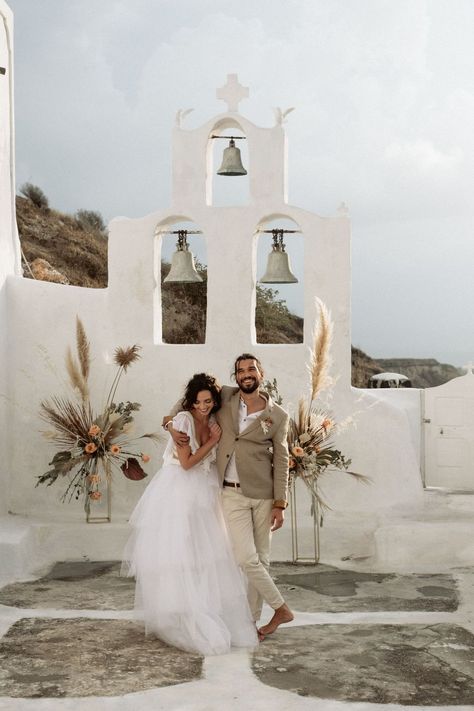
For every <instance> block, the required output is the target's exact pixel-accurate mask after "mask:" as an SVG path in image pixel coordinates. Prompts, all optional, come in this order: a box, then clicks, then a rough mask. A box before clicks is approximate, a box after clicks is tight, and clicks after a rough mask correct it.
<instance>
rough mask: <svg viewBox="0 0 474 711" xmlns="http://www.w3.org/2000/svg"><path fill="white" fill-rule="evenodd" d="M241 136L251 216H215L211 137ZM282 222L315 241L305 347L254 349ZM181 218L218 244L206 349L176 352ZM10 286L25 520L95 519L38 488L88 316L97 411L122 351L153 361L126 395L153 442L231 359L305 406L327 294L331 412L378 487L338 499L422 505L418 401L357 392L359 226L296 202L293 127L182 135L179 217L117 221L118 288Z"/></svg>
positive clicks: (17, 482) (138, 370) (118, 493)
mask: <svg viewBox="0 0 474 711" xmlns="http://www.w3.org/2000/svg"><path fill="white" fill-rule="evenodd" d="M233 126H234V127H239V128H241V129H242V131H243V132H244V133H245V134H246V136H247V139H248V144H249V173H250V175H251V176H253V177H252V178H251V180H250V201H249V205H248V206H243V207H233V208H231V207H218V208H217V207H213V206H212V196H211V194H210V187H209V186H210V184H211V181H210V180H209V175H208V170H209V162H210V161H209V155H210V150H211V149H210V141H209V136H210V134H211V133H212V132H213V131H218V130H220V129H222V128H232V127H233ZM276 217H285V218H290V219H292V220H294V221H295V222H296V223H297V224H298V225H299V227H300V228H301V230H302V232H303V237H304V250H305V259H304V264H305V273H304V286H305V302H304V317H305V343H304V344H299V345H258V344H256V343H255V326H254V309H255V282H256V240H257V236H256V234H255V230H256V229H257V227H259V226H263V225H265V223H267V222H269V221H270V220H274V219H275V218H276ZM182 220H192V221H194V222H195V223H196V225H197V226H198V227H199V228H200V229H201V230H202V232H203V235H204V238H205V240H206V248H207V257H208V313H207V335H206V343H205V344H202V345H188V346H182V345H170V344H164V343H162V340H161V292H160V288H159V265H160V249H161V237H159V236H155V232H156V230H157V228H159V229H164V228H165V227H166V226H171V225H173V223H176V222H179V221H182ZM8 287H9V288H8V297H9V298H8V317H9V324H10V328H9V336H10V343H11V347H10V348H9V351H8V360H7V372H8V382H9V387H10V389H11V391H12V392H13V393H14V406H13V407H10V406H9V407H8V423H9V437H8V442H9V448H8V471H9V473H10V483H9V489H8V490H9V508H10V510H12V511H13V512H15V513H19V514H25V515H32V516H36V517H40V518H47V519H48V520H51V521H56V520H57V521H60V520H74V519H75V518H76V519H78V520H79V519H81V518H82V516H83V514H82V511H81V508H80V505H79V504H71V505H69V506H64V505H61V504H59V503H58V495H59V488H58V487H52V488H38V489H35V488H34V483H35V477H36V476H37V475H38V474H40V473H42V472H43V471H45V470H46V467H47V463H48V461H49V459H50V458H51V455H52V452H53V450H52V448H51V446H50V445H49V444H48V442H47V441H45V440H44V439H43V438H42V437H41V436H40V434H39V430H40V429H41V428H42V427H43V426H42V424H41V422H40V421H39V419H38V406H39V402H40V400H41V399H42V398H44V397H47V396H49V395H51V394H58V393H59V394H60V393H63V392H64V391H65V384H64V352H65V349H66V347H67V346H68V345H70V344H73V342H74V328H75V317H76V314H77V315H79V316H80V317H81V319H82V320H83V321H84V324H85V326H86V329H87V332H88V335H89V337H90V340H91V342H92V348H93V355H94V362H93V371H94V383H95V388H94V391H95V392H96V394H97V398H96V402H97V404H98V405H100V404H101V402H102V401H103V397H104V395H105V393H106V388H107V383H110V381H111V378H112V374H113V372H114V368H113V366H112V365H111V363H110V360H111V354H112V351H113V348H114V347H115V346H117V345H122V346H126V345H131V344H133V343H138V344H140V345H141V346H142V348H143V351H142V358H141V360H140V361H139V362H138V363H137V364H135V365H134V366H133V367H132V368H131V369H130V371H129V374H127V376H126V378H125V379H124V381H123V385H122V388H121V392H120V396H121V399H133V400H138V401H140V402H141V403H142V411H141V412H140V413H139V415H138V417H137V429H138V430H142V431H150V430H152V429H156V428H158V427H159V425H160V422H161V418H162V416H163V415H164V414H166V413H167V411H168V409H169V407H170V405H171V404H172V403H173V402H174V401H175V400H176V399H177V396H179V394H180V393H181V392H182V390H183V386H184V384H185V383H186V381H187V380H188V378H189V377H190V376H191V375H192V374H193V373H194V372H197V371H202V370H207V371H211V372H213V373H214V374H215V375H217V376H218V377H219V378H220V380H221V381H222V382H223V383H228V382H229V381H230V378H229V374H230V370H231V367H232V363H233V359H234V357H235V356H236V355H237V354H239V353H241V352H244V351H251V352H254V353H255V354H256V355H257V356H258V357H259V358H261V360H262V362H263V364H264V366H265V369H266V375H267V376H268V377H269V378H273V377H276V378H277V380H278V384H279V387H280V391H281V393H282V395H283V397H284V404H285V405H286V406H289V407H291V405H292V404H296V403H297V400H298V398H299V396H300V395H301V394H302V393H305V392H306V391H307V388H308V376H307V370H306V362H307V357H308V347H309V345H310V344H311V342H312V330H313V325H314V320H315V315H316V307H315V304H314V297H315V296H318V297H319V298H321V299H322V300H323V301H324V302H325V303H326V304H327V306H328V307H329V308H330V309H331V311H332V315H333V319H334V324H335V337H334V345H333V361H334V366H333V370H334V373H335V374H336V375H337V376H338V380H337V384H336V387H335V390H334V397H333V401H332V403H331V406H332V407H333V409H334V412H335V414H336V416H337V417H338V418H339V419H342V418H344V417H346V416H348V415H350V414H352V413H354V411H359V414H357V415H356V425H357V428H356V429H354V428H353V427H349V428H347V430H346V431H345V433H344V435H343V436H342V438H341V441H340V444H341V446H343V447H344V451H345V452H346V453H347V454H348V455H351V456H352V457H353V460H354V468H355V469H357V470H359V471H362V472H363V473H365V474H367V475H369V476H371V477H372V479H373V483H372V485H371V486H370V487H361V486H360V485H356V484H352V483H348V482H347V481H346V480H345V479H343V478H342V477H340V476H338V475H337V476H332V477H331V478H328V480H327V495H328V498H330V499H331V500H332V501H333V502H334V505H335V507H336V508H339V509H340V510H341V511H342V512H344V511H352V512H357V511H361V512H373V511H377V512H383V511H384V510H387V509H390V508H392V507H394V506H404V505H412V504H414V503H416V502H417V501H419V499H420V496H421V483H420V476H419V443H418V441H417V435H416V431H415V426H414V423H415V421H416V418H417V417H418V416H419V412H418V410H417V408H418V404H417V393H416V391H413V393H411V394H410V395H406V394H405V393H404V396H403V397H404V398H405V400H404V401H403V402H402V400H401V399H400V398H398V399H397V396H395V398H391V394H390V395H383V396H381V397H379V394H378V393H377V395H373V394H370V393H368V392H365V394H364V392H363V391H355V390H353V389H352V388H351V386H350V376H351V372H350V371H351V354H350V317H351V314H350V223H349V219H348V217H347V215H346V214H344V213H343V212H342V213H341V214H337V215H335V216H332V217H326V218H322V217H319V216H317V215H314V214H311V213H309V212H307V211H304V210H301V209H299V208H295V207H292V206H289V205H287V204H286V143H285V136H284V131H283V129H282V127H281V126H276V127H274V128H272V129H262V128H259V127H256V126H254V125H253V124H251V123H250V122H249V121H247V120H246V119H244V118H243V117H241V116H240V115H239V114H236V113H230V114H223V115H221V116H218V117H217V118H215V119H212V120H211V121H210V122H208V123H207V124H205V125H204V126H202V127H200V128H198V129H195V130H192V131H187V130H184V129H181V128H176V129H175V131H174V135H173V197H172V205H171V208H170V209H168V210H165V211H159V212H156V213H154V214H152V215H149V216H147V217H144V218H142V219H134V220H129V219H125V218H119V219H116V220H113V221H112V223H111V225H110V242H109V287H108V288H107V289H106V290H91V289H79V288H76V287H69V286H62V285H57V284H46V283H39V282H32V281H30V280H25V279H22V278H19V277H14V276H10V277H9V279H8ZM361 392H362V395H361ZM397 395H398V394H397ZM361 397H362V401H361V400H360V398H361ZM374 402H378V404H377V405H373V403H374ZM150 449H151V448H150ZM161 449H162V448H161ZM161 449H159V450H157V451H156V452H155V454H154V457H153V459H152V462H151V463H150V465H148V470H149V471H150V472H152V471H154V469H156V468H157V467H158V466H159V460H160V456H159V455H160V452H161ZM145 485H146V482H145V483H132V482H128V481H126V480H125V479H124V478H120V477H116V478H115V480H114V504H113V510H114V518H115V520H124V519H125V518H126V517H127V515H128V513H129V512H130V510H131V509H132V507H133V505H134V503H135V502H136V500H137V499H138V497H139V495H140V493H141V491H142V490H143V487H144V486H145Z"/></svg>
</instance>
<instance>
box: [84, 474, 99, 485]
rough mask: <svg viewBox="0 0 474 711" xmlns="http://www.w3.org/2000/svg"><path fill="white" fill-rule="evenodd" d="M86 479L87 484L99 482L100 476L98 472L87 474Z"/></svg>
mask: <svg viewBox="0 0 474 711" xmlns="http://www.w3.org/2000/svg"><path fill="white" fill-rule="evenodd" d="M87 480H88V481H89V484H99V483H100V476H99V475H98V474H89V476H88V477H87Z"/></svg>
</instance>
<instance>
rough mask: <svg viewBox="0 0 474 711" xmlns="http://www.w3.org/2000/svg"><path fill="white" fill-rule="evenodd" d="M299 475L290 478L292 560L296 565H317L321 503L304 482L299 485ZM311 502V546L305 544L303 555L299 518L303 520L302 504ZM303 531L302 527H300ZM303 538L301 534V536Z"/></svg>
mask: <svg viewBox="0 0 474 711" xmlns="http://www.w3.org/2000/svg"><path fill="white" fill-rule="evenodd" d="M297 480H298V477H295V476H292V477H291V478H290V519H291V551H292V562H293V563H294V564H296V565H316V564H317V563H318V561H319V556H320V541H319V520H320V514H321V512H320V505H319V502H318V501H317V499H315V498H314V497H313V496H311V494H310V492H309V491H308V489H307V488H306V486H305V485H304V483H303V482H300V486H299V487H298V483H297ZM303 487H304V491H299V492H298V491H297V489H298V488H300V489H301V488H303ZM308 495H309V496H310V497H311V498H312V501H311V503H310V502H309V501H308ZM308 503H310V506H311V524H310V532H309V537H310V543H309V546H308V545H306V546H305V552H306V553H307V555H303V553H302V551H303V546H302V543H301V540H299V538H298V519H300V520H301V518H302V513H301V508H302V506H303V505H304V506H307V505H308ZM298 506H299V507H300V513H299V516H298ZM300 533H301V529H300ZM300 538H301V536H300Z"/></svg>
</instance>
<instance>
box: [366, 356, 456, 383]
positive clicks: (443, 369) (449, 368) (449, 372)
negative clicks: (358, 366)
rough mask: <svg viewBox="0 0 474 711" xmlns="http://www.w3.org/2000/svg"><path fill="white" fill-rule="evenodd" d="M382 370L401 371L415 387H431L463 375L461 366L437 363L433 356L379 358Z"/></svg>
mask: <svg viewBox="0 0 474 711" xmlns="http://www.w3.org/2000/svg"><path fill="white" fill-rule="evenodd" d="M377 362H378V363H379V365H380V367H381V368H383V370H384V371H390V372H393V373H403V375H406V376H407V378H410V380H411V382H412V385H413V387H415V388H431V387H433V386H435V385H441V384H442V383H447V382H448V380H452V378H457V377H458V376H459V375H463V372H464V371H462V370H461V368H456V367H455V366H454V365H449V363H439V362H438V361H437V360H435V359H434V358H379V359H378V361H377Z"/></svg>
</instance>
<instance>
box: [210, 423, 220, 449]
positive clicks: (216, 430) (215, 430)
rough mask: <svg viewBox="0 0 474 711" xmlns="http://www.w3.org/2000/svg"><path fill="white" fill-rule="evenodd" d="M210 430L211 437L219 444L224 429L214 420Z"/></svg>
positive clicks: (212, 440)
mask: <svg viewBox="0 0 474 711" xmlns="http://www.w3.org/2000/svg"><path fill="white" fill-rule="evenodd" d="M209 432H210V435H209V439H210V440H211V442H213V443H214V444H217V442H218V441H219V440H220V438H221V434H222V430H221V428H220V427H219V425H218V424H217V422H213V423H212V425H209Z"/></svg>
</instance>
